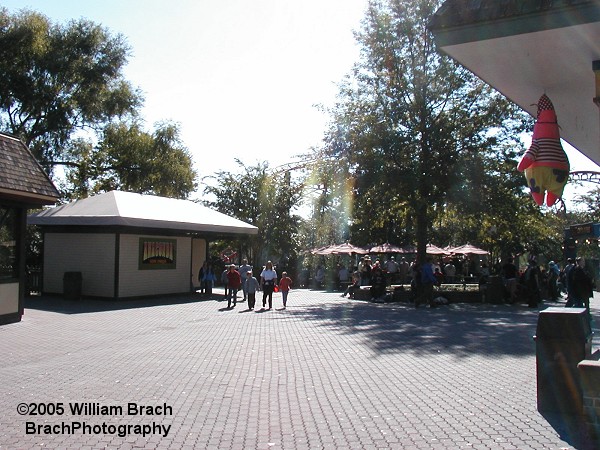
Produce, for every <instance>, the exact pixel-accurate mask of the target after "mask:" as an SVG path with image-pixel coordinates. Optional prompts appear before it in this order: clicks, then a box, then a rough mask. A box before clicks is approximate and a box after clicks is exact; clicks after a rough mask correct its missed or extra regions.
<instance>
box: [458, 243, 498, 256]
mask: <svg viewBox="0 0 600 450" xmlns="http://www.w3.org/2000/svg"><path fill="white" fill-rule="evenodd" d="M448 251H449V252H451V253H454V254H457V255H487V254H489V252H488V251H485V250H483V249H481V248H477V247H475V246H474V245H471V244H466V245H461V246H459V247H453V248H449V249H448Z"/></svg>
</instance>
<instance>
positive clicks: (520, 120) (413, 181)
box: [312, 0, 560, 257]
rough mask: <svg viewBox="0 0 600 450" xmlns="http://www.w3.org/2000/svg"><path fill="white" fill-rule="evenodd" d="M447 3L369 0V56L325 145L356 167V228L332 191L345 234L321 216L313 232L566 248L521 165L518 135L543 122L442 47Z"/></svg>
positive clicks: (341, 168) (339, 166)
mask: <svg viewBox="0 0 600 450" xmlns="http://www.w3.org/2000/svg"><path fill="white" fill-rule="evenodd" d="M439 4H440V2H439V1H426V0H381V1H371V2H370V3H369V9H368V12H367V14H366V17H365V18H364V20H363V23H362V28H361V30H360V31H358V32H357V33H356V37H357V40H358V43H359V45H360V46H361V57H360V60H359V61H358V62H357V63H356V64H355V67H354V70H353V72H352V73H351V75H349V76H348V77H347V79H346V80H345V81H344V82H343V83H342V84H341V86H340V94H339V97H338V102H337V104H336V105H334V106H333V107H332V108H330V109H329V111H328V113H329V115H330V117H331V121H330V127H329V129H328V131H327V133H326V136H325V144H324V146H323V148H321V149H318V150H317V151H316V154H315V159H319V160H321V161H325V162H326V163H327V162H328V163H329V164H330V166H329V167H331V170H332V172H333V173H337V174H344V173H345V176H346V177H347V180H341V179H338V180H337V181H336V183H335V184H336V185H337V186H340V185H343V184H344V183H345V184H346V185H351V186H352V191H351V195H350V196H349V197H350V199H351V204H352V207H350V208H348V210H350V211H352V215H350V216H348V219H349V220H350V228H349V230H345V228H344V224H342V223H340V221H338V220H337V219H336V217H337V215H336V214H337V213H338V210H337V209H336V207H335V201H334V200H333V199H328V200H327V202H326V203H327V204H329V205H331V207H330V208H329V210H328V211H329V214H331V218H330V222H331V223H332V224H333V226H337V227H339V228H338V229H337V235H336V234H335V233H332V232H331V230H330V229H328V228H327V227H323V228H319V227H318V226H317V225H318V223H317V224H314V226H313V230H315V231H316V232H318V233H320V239H319V238H317V239H313V241H314V242H319V241H320V242H323V241H330V240H332V239H331V237H332V236H336V239H339V236H340V235H343V236H347V237H346V239H348V238H351V240H352V243H354V244H357V245H366V244H369V243H382V242H392V243H396V244H398V245H404V244H412V243H415V242H416V243H417V245H418V250H419V255H420V256H421V257H423V256H424V252H425V246H426V244H427V243H428V242H436V243H437V244H438V245H449V244H454V245H458V244H464V243H467V242H470V243H472V244H475V245H480V246H485V247H486V248H488V249H490V250H491V251H492V252H493V253H494V254H496V255H501V254H509V253H518V252H521V251H524V250H532V251H538V252H541V251H555V249H556V248H557V246H558V248H560V237H559V233H557V232H556V231H555V230H554V228H552V226H551V225H549V224H548V223H547V216H548V214H547V212H544V211H541V210H540V209H538V208H537V207H535V206H534V204H533V202H532V201H531V200H530V198H529V196H528V194H527V193H526V192H525V180H524V178H523V176H522V174H520V173H518V172H517V171H516V165H517V164H516V158H517V156H518V153H519V152H520V151H521V150H522V144H521V143H520V140H519V138H518V137H519V135H520V134H521V133H522V132H523V131H524V130H526V129H527V128H528V127H530V126H531V124H532V121H531V119H530V118H529V117H528V116H525V115H524V114H523V113H522V112H521V111H520V110H519V109H518V108H517V107H516V106H515V105H513V104H511V103H510V102H508V101H507V100H506V99H505V98H504V97H502V96H501V95H500V94H498V93H497V92H495V91H493V90H492V89H491V88H490V87H489V86H487V85H486V84H485V83H483V82H482V81H481V80H479V79H477V78H476V77H475V76H474V75H473V74H471V73H470V72H468V71H467V70H466V69H464V68H462V67H460V66H458V65H457V64H455V63H454V62H453V61H452V60H451V59H450V58H448V57H446V56H444V55H441V54H439V53H438V52H437V50H436V48H435V44H434V42H433V38H432V35H431V33H430V32H429V30H428V29H427V23H428V21H429V18H430V17H431V14H432V13H433V12H434V11H435V9H436V8H437V7H438V6H439ZM314 178H315V179H316V180H317V182H313V185H316V186H322V185H323V182H322V179H321V178H319V177H314ZM334 191H335V190H332V189H330V190H329V191H328V193H329V195H333V192H334ZM324 192H325V191H324ZM344 195H345V197H344V198H346V199H347V197H348V195H346V193H344ZM323 196H324V194H323ZM319 213H320V214H321V216H322V214H323V210H321V209H319ZM312 220H313V222H314V221H315V217H314V216H313V219H312ZM319 220H320V221H321V222H325V223H326V222H327V219H326V218H324V217H319ZM325 243H329V242H325Z"/></svg>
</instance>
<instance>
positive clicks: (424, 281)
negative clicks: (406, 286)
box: [415, 257, 437, 308]
mask: <svg viewBox="0 0 600 450" xmlns="http://www.w3.org/2000/svg"><path fill="white" fill-rule="evenodd" d="M432 261H433V260H432V258H431V257H427V260H426V261H425V263H424V264H423V265H422V266H421V295H420V296H418V297H417V299H416V301H415V308H418V307H419V303H427V304H428V305H429V307H430V308H435V304H434V303H433V286H435V284H436V283H437V279H436V278H435V275H434V274H433V263H432Z"/></svg>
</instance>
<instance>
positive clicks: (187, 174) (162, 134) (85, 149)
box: [64, 123, 196, 198]
mask: <svg viewBox="0 0 600 450" xmlns="http://www.w3.org/2000/svg"><path fill="white" fill-rule="evenodd" d="M64 156H65V159H66V161H65V165H67V167H68V169H67V172H66V175H67V180H68V182H70V183H71V185H72V187H71V189H68V191H69V192H72V194H71V195H72V197H74V198H81V197H87V196H88V195H89V194H90V193H97V192H103V191H111V190H124V191H130V192H138V193H140V194H153V195H160V196H163V197H171V198H187V197H188V196H189V194H190V193H191V192H193V191H194V190H195V188H196V183H195V178H196V173H195V171H194V170H193V169H192V157H191V154H190V153H189V151H188V150H187V148H185V147H184V146H183V144H182V143H181V140H180V138H179V129H178V127H177V125H175V124H172V123H162V124H159V125H158V126H157V129H156V130H155V131H154V133H153V134H149V133H147V132H145V131H143V130H142V129H141V128H140V126H139V125H137V124H133V125H128V124H125V123H114V124H108V125H107V126H106V128H105V129H104V133H103V136H102V140H101V141H100V142H99V144H98V145H97V146H93V145H92V143H90V142H89V141H85V140H81V139H79V140H76V141H73V142H72V144H71V145H70V146H69V151H68V152H67V153H66V154H65V155H64Z"/></svg>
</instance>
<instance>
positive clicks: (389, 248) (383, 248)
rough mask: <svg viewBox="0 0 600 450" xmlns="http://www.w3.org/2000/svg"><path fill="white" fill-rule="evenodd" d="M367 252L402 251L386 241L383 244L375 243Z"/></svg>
mask: <svg viewBox="0 0 600 450" xmlns="http://www.w3.org/2000/svg"><path fill="white" fill-rule="evenodd" d="M368 252H369V253H404V251H403V250H402V249H401V248H400V247H397V246H395V245H392V244H390V243H389V242H386V243H385V244H381V245H376V246H375V247H371V248H369V250H368Z"/></svg>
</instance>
